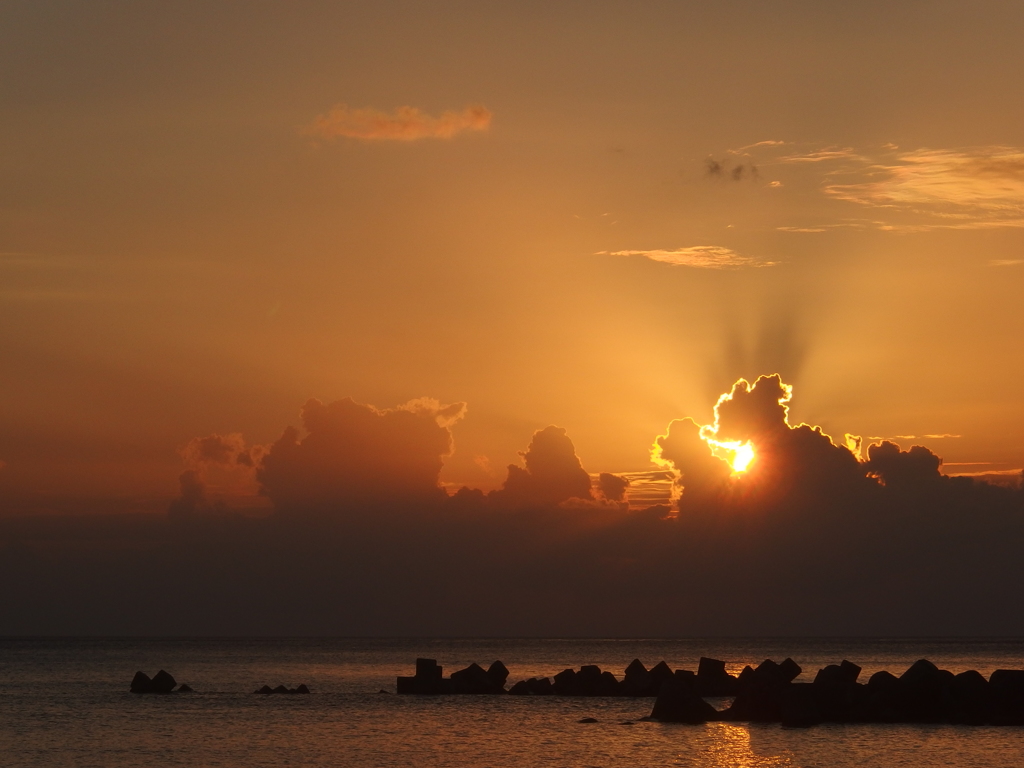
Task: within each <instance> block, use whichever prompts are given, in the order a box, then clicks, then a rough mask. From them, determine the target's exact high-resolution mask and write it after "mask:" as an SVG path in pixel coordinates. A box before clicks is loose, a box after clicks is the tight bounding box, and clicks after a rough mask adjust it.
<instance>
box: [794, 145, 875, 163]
mask: <svg viewBox="0 0 1024 768" xmlns="http://www.w3.org/2000/svg"><path fill="white" fill-rule="evenodd" d="M856 157H859V155H858V154H857V152H855V151H854V149H853V147H842V148H836V147H827V148H825V149H816V150H814V151H811V152H798V153H795V154H792V155H786V156H785V157H780V158H779V159H778V162H780V163H823V162H826V161H830V160H849V159H851V158H856Z"/></svg>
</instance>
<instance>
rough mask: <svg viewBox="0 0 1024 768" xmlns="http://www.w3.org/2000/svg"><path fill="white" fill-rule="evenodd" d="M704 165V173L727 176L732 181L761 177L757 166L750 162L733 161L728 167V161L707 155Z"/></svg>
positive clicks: (754, 179)
mask: <svg viewBox="0 0 1024 768" xmlns="http://www.w3.org/2000/svg"><path fill="white" fill-rule="evenodd" d="M704 167H705V172H706V175H708V176H712V177H716V178H729V179H732V180H733V181H743V179H748V178H749V179H750V180H751V181H757V180H758V179H759V178H760V177H761V173H760V171H758V169H757V166H756V165H754V164H753V163H751V162H741V163H735V164H733V165H732V167H731V168H730V165H729V161H727V160H715V159H714V158H713V157H709V158H708V159H707V160H705V161H704ZM769 186H772V185H769Z"/></svg>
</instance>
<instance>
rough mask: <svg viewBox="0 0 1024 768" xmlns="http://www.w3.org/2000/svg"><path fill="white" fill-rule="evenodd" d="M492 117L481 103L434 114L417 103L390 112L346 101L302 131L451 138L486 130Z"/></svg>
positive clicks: (406, 138) (356, 136)
mask: <svg viewBox="0 0 1024 768" xmlns="http://www.w3.org/2000/svg"><path fill="white" fill-rule="evenodd" d="M492 117H493V115H492V113H491V111H490V110H489V109H487V108H486V107H483V106H480V105H473V106H469V107H466V108H465V109H463V110H462V111H461V112H455V111H451V110H448V111H446V112H442V113H441V115H439V116H438V117H433V116H431V115H429V114H427V113H426V112H424V111H422V110H421V109H418V108H417V107H408V106H406V107H399V108H398V109H396V110H395V111H394V112H392V113H390V114H389V113H386V112H381V111H379V110H376V109H370V108H362V109H352V108H350V107H349V106H347V105H345V104H338V105H337V106H335V107H333V108H332V109H331V110H330V111H329V112H327V113H326V114H323V115H319V116H318V117H317V118H316V119H315V120H314V121H313V122H312V124H310V125H308V126H306V127H305V128H304V129H303V131H302V132H303V133H304V134H306V135H308V136H315V137H318V138H322V139H333V138H337V137H345V138H350V139H365V140H368V141H374V140H383V141H415V140H417V139H427V138H430V139H450V138H452V137H454V136H455V135H457V134H459V133H462V132H463V131H486V130H487V129H488V128H489V127H490V125H491V118H492Z"/></svg>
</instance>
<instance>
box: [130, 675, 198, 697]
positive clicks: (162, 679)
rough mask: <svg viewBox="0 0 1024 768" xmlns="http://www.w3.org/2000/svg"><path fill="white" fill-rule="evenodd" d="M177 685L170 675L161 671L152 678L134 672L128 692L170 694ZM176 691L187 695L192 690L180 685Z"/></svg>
mask: <svg viewBox="0 0 1024 768" xmlns="http://www.w3.org/2000/svg"><path fill="white" fill-rule="evenodd" d="M177 684H178V683H177V682H176V681H175V679H174V678H173V677H172V676H171V674H170V673H169V672H165V671H164V670H162V669H161V670H160V671H159V672H157V673H156V674H155V675H153V677H152V678H151V677H150V676H149V675H147V674H146V673H145V672H136V673H135V677H133V678H132V685H131V689H130V690H131V692H132V693H171V692H172V691H173V690H174V686H176V685H177ZM178 690H179V691H181V692H182V693H187V692H189V691H191V690H192V689H191V688H189V687H188V686H187V685H182V686H181V687H180V688H179V689H178Z"/></svg>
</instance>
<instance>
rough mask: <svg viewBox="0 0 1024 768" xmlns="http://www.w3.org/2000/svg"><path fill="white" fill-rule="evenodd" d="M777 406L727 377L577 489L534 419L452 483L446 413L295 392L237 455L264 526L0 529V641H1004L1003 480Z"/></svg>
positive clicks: (1009, 563) (191, 475)
mask: <svg viewBox="0 0 1024 768" xmlns="http://www.w3.org/2000/svg"><path fill="white" fill-rule="evenodd" d="M796 395H797V392H796V391H795V390H794V389H793V388H791V387H790V386H789V385H788V384H787V383H786V382H785V381H784V380H783V378H782V377H781V376H778V375H766V376H761V377H758V378H757V379H756V380H754V381H753V383H751V382H748V381H745V380H739V381H737V382H735V384H733V385H732V386H731V387H730V388H729V389H728V391H727V392H726V393H725V394H724V395H722V396H721V397H719V398H718V400H717V402H716V403H715V404H714V408H713V410H712V412H711V414H712V415H711V419H710V423H702V421H701V420H696V419H693V418H687V417H685V414H680V418H678V419H675V420H673V421H672V422H671V423H670V424H669V427H668V429H667V430H665V434H663V435H660V436H657V438H656V439H655V440H654V451H655V458H656V459H657V460H658V462H659V463H660V465H661V466H660V467H659V468H658V469H655V470H651V471H646V472H630V473H616V474H614V475H613V474H612V473H609V472H603V473H597V478H596V488H597V492H595V491H593V490H592V488H593V487H594V485H595V483H594V478H593V476H592V475H589V474H588V473H587V472H586V470H585V469H584V461H583V460H582V459H581V458H580V456H578V455H577V453H576V448H575V446H574V445H573V442H572V440H571V438H570V436H569V435H568V434H567V433H566V431H565V430H564V429H562V428H560V427H555V426H551V427H546V428H545V429H541V430H538V431H537V432H535V433H534V434H533V436H532V437H531V439H530V441H529V446H528V447H527V448H526V449H525V450H524V451H523V453H522V454H521V458H522V462H521V463H517V464H513V465H512V466H511V467H509V469H508V479H507V480H506V483H505V487H504V488H502V489H500V490H498V491H495V492H492V493H491V494H489V495H488V494H484V493H482V492H481V491H479V490H474V489H469V488H463V489H460V491H459V492H458V493H456V494H454V495H451V496H449V495H447V494H446V493H445V492H444V491H443V490H442V489H441V488H440V486H439V484H438V480H437V478H438V470H439V467H440V466H441V462H442V461H443V460H444V457H445V456H446V455H447V454H448V453H449V452H450V451H451V450H452V445H453V442H452V441H453V437H452V430H457V429H458V420H459V419H460V418H462V416H463V413H464V412H465V407H464V405H463V404H461V403H457V404H454V405H451V406H443V405H441V404H440V403H437V402H436V401H432V400H419V401H413V402H411V403H407V404H406V405H404V406H400V407H398V408H391V409H377V408H374V407H372V406H368V405H361V404H359V403H355V402H354V401H352V400H339V401H337V402H333V403H330V404H326V405H325V404H323V403H320V402H319V401H316V400H311V401H309V402H308V403H307V404H306V406H305V407H304V408H303V412H302V417H303V426H304V431H303V432H300V431H299V430H297V429H292V430H287V431H286V432H285V435H284V437H282V439H281V440H279V441H278V442H277V443H275V444H274V445H273V446H272V447H271V449H270V452H269V453H267V454H266V455H264V456H263V457H262V459H261V461H259V462H258V463H257V467H258V469H259V472H260V473H261V481H262V482H263V483H264V491H265V492H266V493H268V494H270V495H271V498H272V499H273V500H274V503H275V514H274V515H272V516H271V517H268V518H266V519H244V518H238V517H229V516H216V515H193V516H191V517H189V516H186V515H177V516H173V515H168V516H156V515H142V516H140V515H103V516H100V515H93V516H85V517H83V516H77V517H66V518H59V517H55V516H52V515H51V516H46V517H37V518H32V519H22V520H13V519H10V518H6V517H0V602H2V604H3V605H4V611H3V612H2V613H0V634H75V633H77V634H107V635H110V634H151V635H171V634H177V635H201V634H205V635H209V634H233V635H242V634H281V635H296V634H303V635H347V636H354V635H363V636H414V637H423V636H442V637H443V636H481V635H489V636H519V637H521V636H541V637H545V636H546V637H551V636H575V637H579V636H599V637H609V636H621V637H636V636H646V637H679V636H684V635H691V636H697V635H703V636H710V635H730V634H731V635H746V636H750V635H760V636H800V635H803V636H824V635H832V636H850V635H888V636H892V635H914V636H922V635H944V636H950V635H968V634H970V635H975V636H977V635H986V634H991V635H1006V636H1011V635H1013V636H1016V635H1019V634H1020V633H1021V632H1022V631H1024V612H1022V611H1020V610H1017V609H1016V608H1015V605H1014V604H1013V602H1012V600H1011V601H1009V602H1008V601H1007V596H1006V595H1007V592H1006V590H1007V585H1014V584H1019V583H1021V582H1022V581H1024V562H1022V560H1021V558H1020V556H1019V553H1020V547H1021V542H1024V491H1021V489H1020V476H1019V473H1017V474H1013V473H1010V474H1002V475H992V474H989V475H988V476H986V477H985V479H986V480H989V479H991V480H993V482H992V483H990V482H981V481H979V480H978V479H973V478H971V477H950V476H945V475H943V474H942V469H943V466H942V460H941V457H939V456H938V455H937V454H936V453H934V452H932V451H930V450H929V449H927V448H924V447H921V446H913V447H911V448H909V449H907V450H903V449H901V448H900V447H899V446H897V445H895V444H894V443H892V442H883V443H881V444H878V445H871V446H868V447H867V449H866V453H867V455H866V457H863V458H862V457H861V456H860V455H859V454H860V448H859V441H858V440H857V439H856V438H853V437H852V436H851V438H850V440H849V443H848V444H849V445H852V446H853V447H854V448H855V449H856V451H854V450H850V448H848V447H847V445H836V444H835V442H834V441H833V440H832V439H831V438H830V437H829V436H828V435H826V434H824V432H822V430H821V429H820V428H818V427H815V426H812V425H808V424H791V423H790V406H791V404H792V402H793V400H794V398H795V397H796ZM708 405H709V406H710V405H711V402H709V403H708ZM610 407H615V405H612V406H610ZM652 437H653V436H652ZM189 446H190V447H188V448H187V449H186V450H185V451H183V452H184V453H186V454H187V455H188V456H190V457H191V459H190V460H191V461H193V462H196V463H198V465H200V466H202V467H205V468H206V471H208V472H216V471H221V470H224V471H227V469H229V468H232V467H234V468H235V469H237V470H238V471H242V470H247V469H248V468H247V467H245V466H244V465H243V466H239V465H238V458H237V457H238V456H242V455H251V453H250V452H251V448H249V447H246V446H245V443H244V441H242V440H240V439H236V438H235V436H231V435H227V436H216V435H212V436H209V437H207V438H200V439H199V440H197V441H193V442H192V443H190V444H189ZM743 446H747V447H748V448H749V449H750V450H752V452H753V458H752V461H750V462H749V463H748V464H747V465H746V469H745V470H743V471H737V470H736V469H735V463H734V461H733V459H734V458H735V455H736V453H737V451H739V450H740V449H741V448H742V447H743ZM232 457H235V458H234V461H235V464H234V465H231V463H230V462H231V461H232ZM996 471H997V472H998V471H999V470H996ZM196 473H197V470H195V469H192V468H190V469H189V470H186V472H185V473H183V475H182V478H181V479H180V484H181V488H182V494H181V499H182V503H183V504H186V503H187V504H191V505H192V506H193V507H195V508H201V507H203V506H204V505H210V504H212V503H214V502H212V500H211V494H210V493H209V491H208V487H207V486H204V485H201V484H200V483H198V482H196V481H197V480H199V479H200V478H199V477H198V475H197V474H196ZM999 478H1002V482H1005V483H1006V486H1007V487H999V486H997V485H995V484H994V482H995V481H997V480H998V479H999ZM625 480H628V481H629V485H628V487H627V486H625V483H624V481H625ZM670 483H671V484H674V488H675V491H676V494H675V495H676V496H677V500H676V501H675V502H671V501H670V500H669V499H668V498H667V495H668V494H667V491H668V488H669V485H670ZM623 492H625V493H628V499H629V501H630V504H629V505H626V504H624V503H622V502H621V501H614V499H615V498H616V497H621V494H622V493H623ZM659 494H660V495H659ZM641 499H647V500H650V501H651V502H652V503H651V504H650V505H649V506H646V507H638V506H637V502H638V501H639V500H641ZM655 502H660V503H655ZM665 502H668V503H665ZM300 512H305V513H306V514H298V513H300ZM310 512H319V513H321V514H309V513H310ZM125 605H133V606H142V607H141V608H138V609H137V610H133V611H125V610H124V606H125ZM146 606H150V608H147V607H146Z"/></svg>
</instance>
